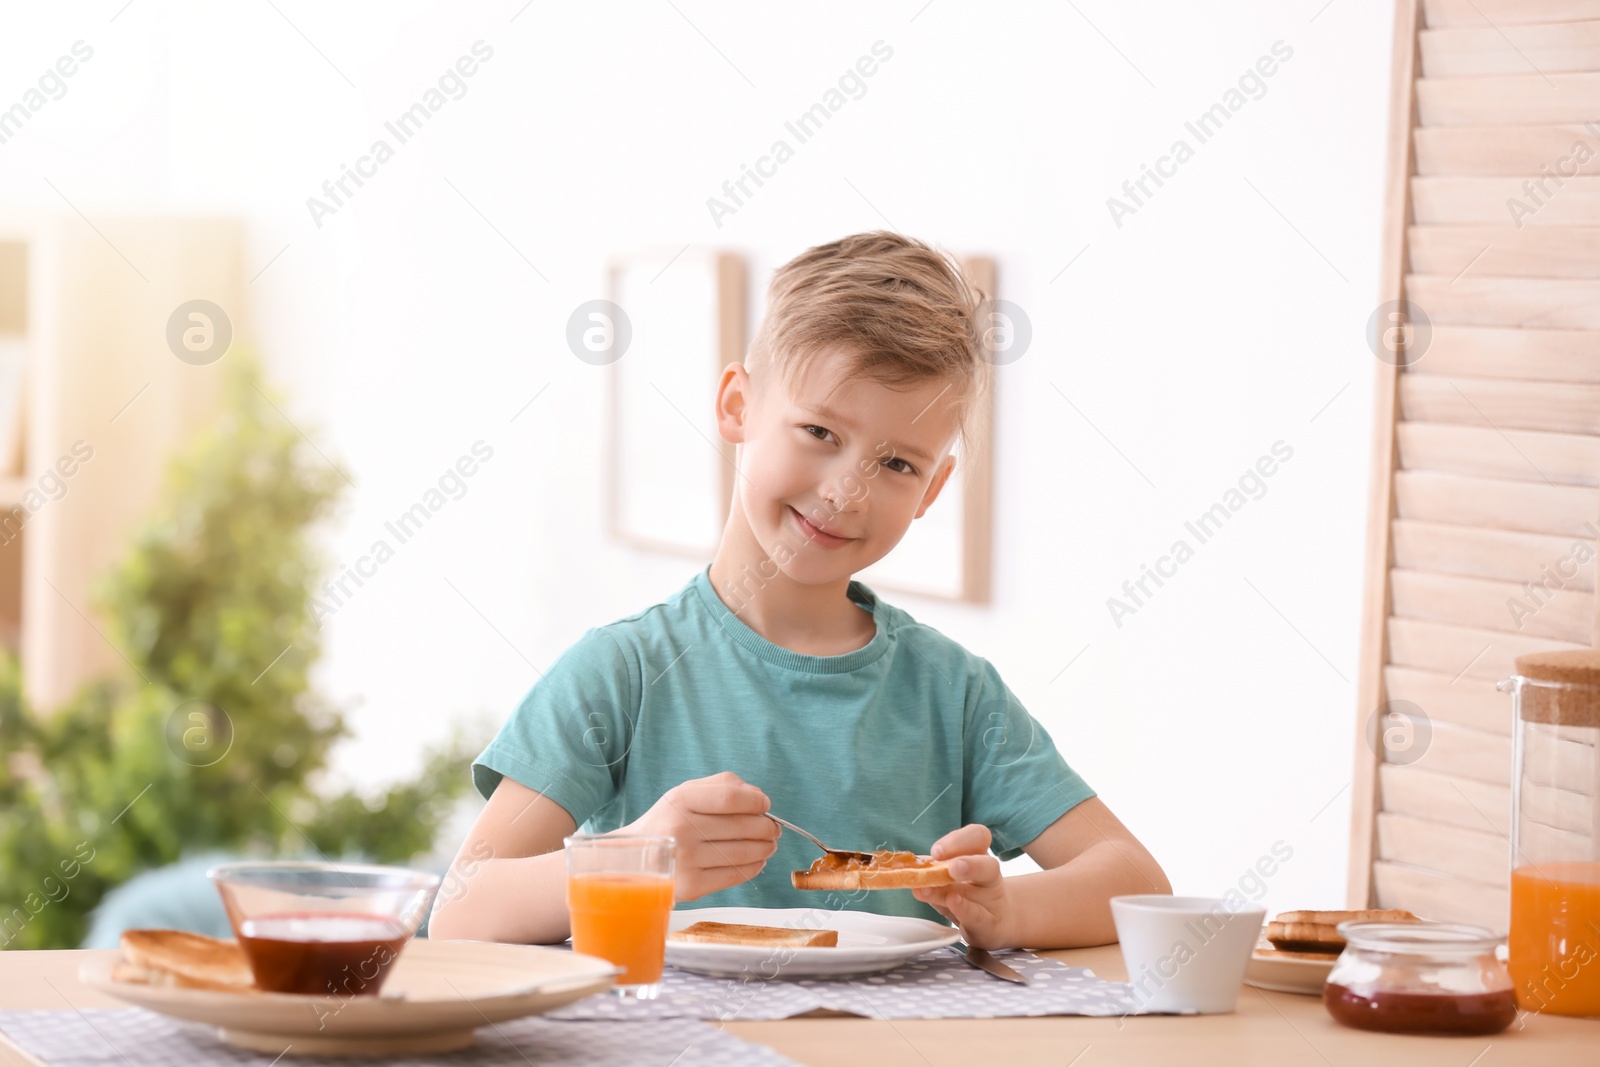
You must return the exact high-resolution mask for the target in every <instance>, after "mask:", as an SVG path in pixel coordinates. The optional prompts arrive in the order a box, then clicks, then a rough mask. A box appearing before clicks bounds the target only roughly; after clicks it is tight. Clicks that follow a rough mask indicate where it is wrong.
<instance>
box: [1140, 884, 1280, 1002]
mask: <svg viewBox="0 0 1600 1067" xmlns="http://www.w3.org/2000/svg"><path fill="white" fill-rule="evenodd" d="M1266 916H1267V910H1266V909H1265V908H1263V907H1259V906H1257V905H1254V904H1246V905H1244V906H1243V907H1240V906H1238V905H1237V904H1235V903H1233V902H1230V901H1226V900H1223V899H1222V898H1220V897H1169V896H1157V895H1148V896H1129V897H1112V898H1111V918H1112V920H1113V921H1114V922H1115V923H1116V925H1117V940H1118V941H1120V942H1121V943H1122V960H1123V962H1124V963H1125V964H1127V967H1128V984H1129V985H1130V986H1132V988H1133V996H1134V998H1135V999H1136V1000H1137V1001H1138V1002H1139V1007H1140V1009H1141V1010H1143V1011H1149V1012H1182V1013H1189V1012H1199V1013H1201V1014H1205V1015H1210V1014H1217V1013H1225V1012H1230V1011H1233V1010H1234V1007H1235V1006H1236V1005H1237V1004H1238V1002H1239V987H1240V986H1241V985H1242V984H1243V982H1244V971H1245V967H1247V966H1248V965H1249V963H1250V954H1251V952H1253V951H1254V949H1255V945H1256V939H1257V937H1259V936H1260V933H1261V923H1262V920H1264V919H1265V918H1266Z"/></svg>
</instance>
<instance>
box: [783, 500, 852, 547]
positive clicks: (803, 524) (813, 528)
mask: <svg viewBox="0 0 1600 1067" xmlns="http://www.w3.org/2000/svg"><path fill="white" fill-rule="evenodd" d="M789 514H790V515H791V516H792V517H793V519H794V523H795V525H796V526H798V527H799V528H800V532H801V533H802V534H804V535H805V536H806V538H807V540H809V541H811V542H812V543H813V544H815V545H819V546H821V547H822V548H838V547H839V546H840V545H847V544H849V543H850V542H851V541H854V540H855V538H853V537H840V536H839V535H838V534H834V533H829V532H828V531H827V530H826V529H824V528H822V527H821V526H818V525H816V524H815V523H813V522H812V521H811V520H809V519H807V518H806V517H805V516H804V515H802V514H800V512H799V511H797V510H795V509H794V508H793V507H790V508H789Z"/></svg>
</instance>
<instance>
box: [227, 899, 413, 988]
mask: <svg viewBox="0 0 1600 1067" xmlns="http://www.w3.org/2000/svg"><path fill="white" fill-rule="evenodd" d="M409 937H410V935H409V934H407V933H406V931H405V930H404V929H402V928H401V927H400V926H399V924H398V923H396V922H395V921H394V920H393V919H389V918H386V917H384V916H382V915H352V914H350V913H348V912H338V913H327V914H317V913H305V912H302V913H297V914H292V915H268V916H263V917H262V918H259V919H246V920H245V921H244V922H242V923H240V924H239V947H241V948H242V949H244V954H245V956H246V958H248V959H249V961H250V970H251V971H252V972H253V973H254V974H255V979H256V988H258V989H261V990H264V991H266V992H268V993H304V994H308V995H312V996H321V995H330V996H338V997H350V996H369V997H375V996H377V995H378V990H379V989H381V988H382V987H383V981H384V979H385V978H387V977H388V975H389V968H390V966H392V965H393V963H394V961H395V960H396V959H398V958H399V957H400V950H401V949H402V948H403V947H404V946H405V943H406V941H407V940H409Z"/></svg>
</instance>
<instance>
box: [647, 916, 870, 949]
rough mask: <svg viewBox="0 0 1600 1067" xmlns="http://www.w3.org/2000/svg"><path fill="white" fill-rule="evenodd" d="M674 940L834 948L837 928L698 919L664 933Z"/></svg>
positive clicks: (722, 943)
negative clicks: (827, 928)
mask: <svg viewBox="0 0 1600 1067" xmlns="http://www.w3.org/2000/svg"><path fill="white" fill-rule="evenodd" d="M667 937H668V938H670V939H671V940H673V941H690V942H694V943H698V944H708V945H756V946H759V947H762V948H834V947H835V946H837V945H838V944H839V931H837V930H797V929H795V928H794V927H791V926H750V925H747V924H745V923H719V922H709V921H708V922H697V923H695V924H694V925H693V926H685V927H684V928H683V929H682V930H674V931H673V932H672V933H670V934H668V935H667Z"/></svg>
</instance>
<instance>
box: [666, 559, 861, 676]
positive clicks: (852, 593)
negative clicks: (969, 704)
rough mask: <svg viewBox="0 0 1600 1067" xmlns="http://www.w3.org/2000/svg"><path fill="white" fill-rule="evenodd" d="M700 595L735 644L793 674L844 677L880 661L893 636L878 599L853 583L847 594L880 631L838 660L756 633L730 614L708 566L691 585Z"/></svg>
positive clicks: (834, 657)
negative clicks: (718, 592)
mask: <svg viewBox="0 0 1600 1067" xmlns="http://www.w3.org/2000/svg"><path fill="white" fill-rule="evenodd" d="M690 584H691V585H692V586H693V587H694V591H695V593H696V594H698V598H699V600H700V602H701V604H702V605H703V606H704V607H705V609H706V611H707V612H708V613H709V614H710V615H711V617H712V618H713V619H714V620H715V621H716V622H717V624H718V625H719V626H721V627H722V631H723V632H724V633H726V634H727V635H728V636H729V637H730V638H732V639H733V640H734V642H735V643H736V644H738V645H739V646H740V647H742V648H744V649H746V650H747V651H749V652H751V653H753V654H754V655H756V656H759V657H760V658H761V659H764V660H766V661H767V662H769V663H774V664H776V665H778V666H780V667H784V668H786V669H788V670H792V671H802V672H804V673H807V674H844V673H846V672H849V671H853V670H856V669H857V668H859V667H863V666H865V665H866V664H868V663H871V662H872V661H874V660H876V659H877V658H878V657H879V656H882V655H883V653H884V652H885V651H886V650H887V649H888V647H889V641H890V635H889V634H888V632H887V629H888V628H887V626H886V625H885V622H886V620H885V619H884V613H883V611H882V606H883V605H882V603H881V602H880V601H879V600H878V595H877V594H876V593H874V592H873V591H872V590H871V589H869V588H867V587H866V586H865V585H862V584H861V583H860V582H857V581H854V580H852V581H851V582H850V585H849V588H848V590H847V595H848V596H849V597H850V599H851V600H852V601H853V602H855V603H856V604H859V605H860V606H861V607H862V608H863V609H864V610H866V611H870V612H871V613H872V621H873V624H874V625H875V626H876V627H877V629H876V632H875V633H873V635H872V640H871V641H869V642H867V643H866V644H865V645H862V646H861V647H860V648H857V649H852V650H851V651H849V652H846V653H844V654H842V655H838V656H807V655H803V654H801V653H799V652H794V651H792V650H790V649H787V648H784V647H783V646H782V645H775V644H773V643H772V642H771V641H768V640H767V639H766V638H765V637H762V636H761V635H760V634H758V633H756V632H755V631H754V630H752V629H751V628H750V627H749V626H748V625H746V624H745V622H744V620H743V619H741V618H739V616H737V615H735V614H734V613H733V612H732V611H731V610H729V608H728V605H726V604H724V603H723V602H722V598H721V597H720V596H718V595H717V591H716V590H715V589H713V588H712V586H711V568H710V566H707V567H706V568H705V569H704V570H702V571H700V572H699V573H698V574H696V575H695V577H694V581H693V582H691V583H690Z"/></svg>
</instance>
